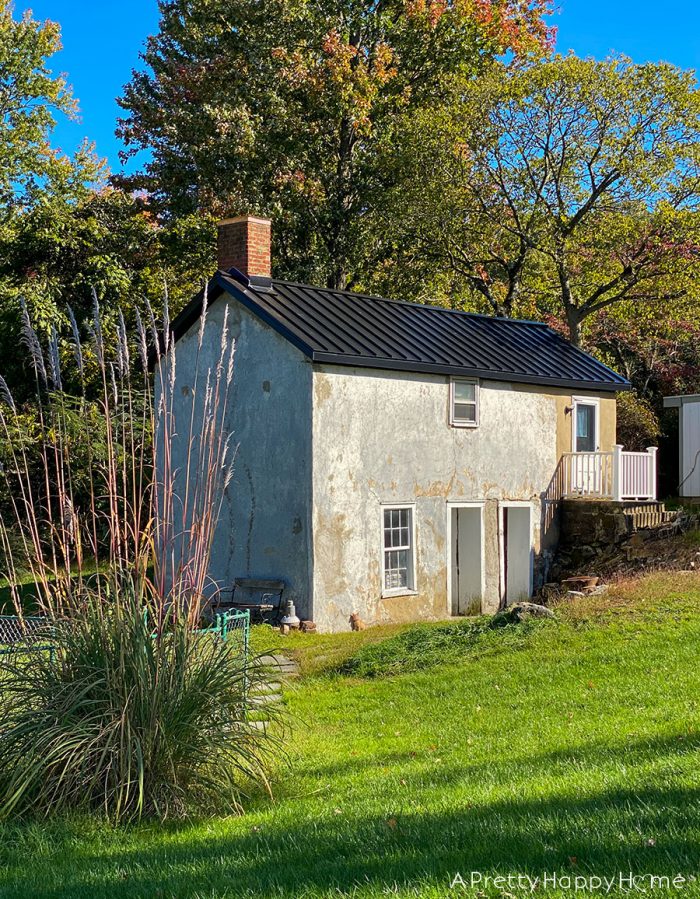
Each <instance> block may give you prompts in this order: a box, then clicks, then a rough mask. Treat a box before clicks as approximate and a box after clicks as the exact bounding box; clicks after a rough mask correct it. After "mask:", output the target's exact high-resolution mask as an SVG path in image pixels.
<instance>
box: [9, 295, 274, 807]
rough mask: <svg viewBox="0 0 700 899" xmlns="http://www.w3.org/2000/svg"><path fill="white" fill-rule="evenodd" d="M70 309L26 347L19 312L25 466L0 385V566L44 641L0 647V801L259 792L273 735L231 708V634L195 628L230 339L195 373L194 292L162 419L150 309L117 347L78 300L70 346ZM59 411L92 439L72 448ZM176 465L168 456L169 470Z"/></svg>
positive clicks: (166, 350) (223, 472)
mask: <svg viewBox="0 0 700 899" xmlns="http://www.w3.org/2000/svg"><path fill="white" fill-rule="evenodd" d="M69 318H70V325H71V327H70V336H69V337H68V338H67V339H64V340H61V339H60V338H59V335H58V333H57V331H56V330H55V329H53V330H52V331H51V333H50V335H48V339H47V340H46V341H45V342H42V340H41V339H40V337H39V335H38V334H37V332H36V330H35V329H34V327H33V326H32V322H31V321H30V317H29V314H28V312H27V309H26V308H23V340H24V342H25V344H26V348H27V357H28V359H29V361H30V363H31V369H32V371H33V375H34V378H35V382H36V404H37V410H38V412H37V416H38V422H39V425H38V429H39V435H38V440H39V459H40V462H39V464H38V466H37V464H36V454H33V455H32V457H31V461H30V453H29V449H28V447H27V446H26V445H25V444H23V443H22V441H19V442H18V441H16V440H13V439H12V437H13V436H14V435H16V433H17V428H18V421H19V418H20V415H21V411H20V410H18V408H17V406H16V404H15V402H14V399H13V397H12V395H11V393H10V391H9V389H8V387H7V384H6V383H5V381H4V380H3V379H2V378H0V436H2V437H3V438H4V441H5V444H6V446H7V447H9V450H8V452H9V458H10V462H9V464H7V465H6V466H5V469H4V472H3V480H4V488H5V490H6V492H7V497H6V500H7V501H8V502H9V504H10V507H11V508H12V512H13V515H12V518H13V521H12V522H11V523H9V524H8V522H6V521H4V520H3V521H0V544H1V546H2V549H3V551H4V555H5V557H6V558H7V559H8V566H7V567H8V571H7V572H6V573H5V574H6V576H7V578H8V580H9V582H10V584H16V583H17V580H18V578H17V570H16V569H17V565H16V564H15V559H16V558H17V555H18V554H21V557H22V565H23V566H24V567H28V568H29V570H30V572H31V578H32V580H33V582H34V588H35V589H34V593H35V595H36V601H37V603H38V605H39V607H40V610H41V613H42V614H43V615H44V616H45V617H46V621H47V625H46V634H45V635H42V638H43V637H45V639H46V642H48V643H50V644H51V645H52V646H53V647H54V649H53V650H52V651H51V652H49V651H42V650H38V651H32V652H23V651H18V652H14V653H12V654H11V655H7V656H3V657H0V669H1V670H0V814H2V815H5V816H8V815H18V814H27V813H32V814H49V813H51V812H54V811H56V810H61V809H70V808H88V809H94V810H100V811H101V812H103V813H104V814H106V815H107V816H109V817H111V818H113V819H116V820H123V819H132V818H135V817H141V816H143V815H156V816H159V817H165V816H170V815H182V814H185V813H187V812H188V811H189V810H190V809H192V808H201V807H202V805H203V804H205V805H211V804H212V803H214V802H216V803H217V804H219V805H221V804H223V805H224V806H225V807H226V808H227V809H240V807H241V800H242V798H243V796H244V795H245V791H246V789H247V788H248V787H250V786H251V785H252V786H256V785H260V784H262V785H264V786H265V787H266V786H267V780H266V776H265V771H266V763H267V759H268V757H269V756H270V754H271V752H272V750H273V748H274V746H273V745H272V742H271V738H270V737H269V731H268V732H265V731H261V730H258V729H257V728H256V727H255V726H254V725H253V724H251V723H249V722H248V720H247V715H246V697H247V690H248V689H249V687H250V682H251V679H254V678H256V677H257V676H258V674H257V672H256V670H255V669H254V667H251V665H250V664H249V663H248V662H247V660H246V659H245V657H244V656H243V654H242V651H241V646H240V644H239V643H227V642H226V641H225V640H223V639H222V638H221V637H220V636H218V635H213V634H211V633H210V634H202V633H201V630H200V624H201V620H202V618H203V616H205V615H206V611H207V609H206V598H207V596H209V595H211V593H212V590H213V589H215V585H212V584H211V583H210V582H209V580H208V570H209V561H210V554H211V546H212V539H213V535H214V530H215V527H216V524H217V520H218V517H219V512H220V509H221V503H222V500H223V497H224V493H225V491H226V490H227V489H228V488H229V485H230V479H231V473H232V465H233V448H232V444H231V439H230V435H229V434H228V433H227V431H226V419H227V409H228V404H229V400H230V393H231V385H232V379H233V371H234V343H233V340H232V339H231V337H230V335H229V331H228V327H227V324H226V322H225V323H224V326H223V329H222V333H221V334H220V352H219V358H218V361H217V363H216V364H215V366H213V368H209V369H205V368H204V367H203V366H200V350H201V347H202V341H203V338H204V330H205V323H206V301H205V309H204V314H203V315H202V319H201V322H200V329H199V335H198V352H197V365H196V371H195V372H194V373H193V381H192V384H193V388H192V391H191V404H190V408H189V412H188V413H187V414H185V415H184V416H183V415H180V417H178V416H176V408H175V402H174V400H175V389H176V380H177V379H176V359H175V350H174V346H173V343H172V340H171V337H170V324H169V320H168V314H167V303H166V312H165V316H164V322H163V327H162V331H161V329H159V328H158V327H157V325H156V321H155V318H154V316H153V314H152V312H151V310H150V309H148V310H147V318H146V324H144V323H143V321H142V320H141V318H140V317H138V316H137V320H136V326H135V335H134V338H133V340H131V339H130V337H129V334H128V333H127V328H126V325H125V322H124V319H123V317H122V316H121V315H120V316H119V317H118V319H117V320H116V321H115V322H114V323H113V324H112V325H111V326H110V325H108V324H107V323H106V319H105V317H104V316H103V315H102V314H101V312H100V309H99V306H98V303H97V300H96V299H95V305H94V314H93V317H92V320H91V322H89V323H88V324H87V332H88V338H87V340H83V339H82V336H81V329H80V327H79V323H78V322H77V321H76V320H75V317H74V316H73V315H72V313H71V314H70V316H69ZM149 353H151V354H152V356H151V358H150V359H149ZM149 361H151V362H154V363H155V367H154V372H155V374H154V376H153V379H152V378H151V376H150V375H149ZM200 367H201V368H202V370H201V371H200ZM68 378H69V379H70V381H71V383H75V382H76V381H77V382H78V383H79V384H80V385H81V387H80V390H79V391H78V392H77V394H78V395H77V396H76V395H70V394H69V393H68V391H67V390H66V389H65V388H64V381H65V380H67V379H68ZM95 384H97V385H98V386H97V388H96V387H95ZM183 418H184V420H182V419H183ZM76 420H82V421H85V422H88V423H89V427H90V432H91V433H90V434H86V439H85V440H82V441H81V442H80V446H79V447H78V446H77V444H76V432H78V433H79V429H76V426H75V423H76ZM34 439H36V435H35V436H34ZM78 450H80V452H78ZM175 458H179V459H181V460H183V459H184V460H185V461H184V464H183V463H182V462H181V464H180V468H179V469H178V468H176V466H175V463H174V461H173V460H174V459H175ZM76 460H79V461H78V462H76ZM18 546H19V550H20V551H21V552H20V553H18V549H17V548H18ZM14 598H15V605H16V613H17V615H18V616H19V617H22V616H23V615H24V610H23V609H22V607H21V603H20V596H19V593H18V592H17V591H15V593H14ZM39 642H40V643H41V640H40V641H39Z"/></svg>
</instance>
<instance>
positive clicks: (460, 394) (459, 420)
mask: <svg viewBox="0 0 700 899" xmlns="http://www.w3.org/2000/svg"><path fill="white" fill-rule="evenodd" d="M450 424H451V425H452V426H453V427H455V428H476V427H478V425H479V382H478V381H477V380H476V379H475V378H451V379H450Z"/></svg>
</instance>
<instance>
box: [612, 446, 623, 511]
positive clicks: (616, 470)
mask: <svg viewBox="0 0 700 899" xmlns="http://www.w3.org/2000/svg"><path fill="white" fill-rule="evenodd" d="M612 461H613V465H612V498H613V500H614V501H615V502H616V503H619V502H621V501H622V444H621V443H616V444H615V446H613V460H612Z"/></svg>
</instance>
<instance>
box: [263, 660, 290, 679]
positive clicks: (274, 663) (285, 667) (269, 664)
mask: <svg viewBox="0 0 700 899" xmlns="http://www.w3.org/2000/svg"><path fill="white" fill-rule="evenodd" d="M260 664H261V665H263V666H265V667H266V668H276V669H277V670H278V671H279V672H280V674H282V675H283V676H285V677H296V676H297V675H298V674H299V665H298V664H297V662H295V661H294V660H293V659H289V658H287V656H283V655H267V656H262V657H261V658H260Z"/></svg>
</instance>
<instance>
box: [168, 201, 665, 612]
mask: <svg viewBox="0 0 700 899" xmlns="http://www.w3.org/2000/svg"><path fill="white" fill-rule="evenodd" d="M270 233H271V225H270V222H269V221H268V220H265V219H260V218H255V217H251V216H244V217H241V218H236V219H230V220H227V221H225V222H222V223H221V224H220V226H219V271H217V273H216V274H215V275H214V277H213V279H212V281H211V282H210V284H209V287H208V313H207V320H206V329H205V338H204V345H203V349H202V352H203V353H205V354H206V353H209V354H210V357H211V360H212V361H213V360H214V358H215V356H216V353H217V350H218V345H219V340H220V330H221V327H222V322H223V314H224V308H225V307H226V306H228V317H229V325H230V327H231V329H232V332H233V334H234V336H235V338H236V341H237V348H236V369H235V377H234V390H233V401H232V403H231V412H230V416H229V418H230V420H229V422H228V425H229V428H230V430H231V431H232V432H233V433H234V439H235V442H236V443H237V444H238V447H239V448H238V451H237V457H236V466H235V472H234V477H233V481H232V483H231V485H230V487H229V490H228V493H229V495H228V496H227V497H226V501H225V504H224V512H223V517H222V520H221V522H220V524H219V527H218V530H217V534H216V538H215V544H214V548H213V557H212V572H211V573H212V576H213V577H214V578H215V580H216V581H217V583H218V584H219V585H220V587H221V588H222V590H230V588H231V585H232V584H233V582H234V579H235V578H237V577H256V578H278V579H281V580H284V582H285V585H286V586H285V592H284V598H289V599H292V600H293V601H294V603H295V605H296V608H297V612H298V614H299V615H300V617H302V618H308V619H313V620H314V621H315V622H316V624H317V626H318V627H319V629H322V630H341V629H345V628H348V627H349V624H348V618H349V616H350V614H351V613H353V612H355V613H358V614H359V615H360V616H361V617H362V618H363V619H364V620H365V621H366V622H367V623H374V622H389V621H405V620H413V619H419V618H424V619H438V618H444V617H447V616H449V615H463V614H472V613H478V612H493V611H495V610H497V609H498V608H499V606H501V605H503V604H507V603H510V602H512V601H514V600H517V599H520V598H523V597H529V596H531V595H532V593H533V590H534V589H535V588H536V587H537V586H538V585H539V584H541V583H542V582H543V581H545V580H546V578H547V570H548V564H549V561H550V560H551V556H552V552H553V550H554V548H555V546H556V543H557V515H556V509H557V504H558V502H559V500H560V499H561V497H563V496H567V495H568V496H571V495H575V496H581V497H586V496H595V497H609V498H610V499H618V500H621V499H624V498H625V497H626V496H631V497H633V498H635V499H645V498H646V499H650V498H652V494H653V490H654V488H653V486H652V482H654V478H655V471H654V470H653V468H652V467H650V464H651V463H650V462H649V460H651V461H653V459H652V456H649V457H648V459H647V460H646V461H645V460H642V461H643V466H646V467H645V468H644V471H643V472H642V470H641V468H640V469H639V470H640V472H641V474H639V478H638V480H639V483H637V481H634V483H633V482H632V480H634V479H632V480H630V478H631V477H632V475H630V471H631V468H630V466H631V467H632V468H634V466H635V465H637V462H636V461H635V460H632V461H630V459H631V456H632V455H640V454H625V453H623V452H622V448H621V447H619V446H616V444H615V393H616V391H619V390H624V389H626V388H627V387H628V384H627V382H626V381H625V379H624V378H622V377H621V376H620V375H618V374H616V373H615V372H613V371H611V370H610V369H609V368H607V367H606V366H605V365H603V364H602V363H600V362H599V361H598V360H596V359H594V358H593V357H591V356H590V355H588V354H586V353H585V352H583V351H582V350H580V349H577V348H575V347H573V346H572V345H571V344H570V343H568V342H567V341H566V340H565V339H563V338H562V337H561V336H560V335H558V334H556V333H555V332H554V331H552V330H551V329H550V328H548V327H547V326H546V325H544V324H541V323H538V322H526V321H514V320H509V319H495V318H491V317H488V316H480V315H472V314H468V313H465V312H461V311H456V310H451V309H445V308H442V307H435V306H426V305H419V304H415V303H410V302H409V303H405V302H396V301H392V300H386V299H382V298H379V297H370V296H363V295H358V294H354V293H345V292H341V291H337V290H330V289H327V288H322V287H313V286H308V285H300V284H292V283H288V282H284V281H279V280H275V279H273V278H272V277H271V271H270ZM201 309H202V295H199V296H197V297H195V298H194V299H193V300H192V302H191V303H190V304H189V305H188V306H187V307H186V308H185V309H184V310H183V312H182V313H181V314H180V315H179V316H178V318H177V319H176V320H175V321H174V322H173V325H172V329H173V334H174V338H175V340H176V354H177V366H176V371H177V388H178V389H177V396H178V402H179V403H181V404H182V415H183V418H184V419H185V420H187V419H188V417H189V411H188V408H187V406H188V402H189V400H188V396H189V394H190V392H189V391H188V378H190V377H191V373H192V371H193V370H194V354H195V353H196V347H197V331H198V319H199V315H200V313H201ZM641 455H644V454H641ZM628 457H629V458H628ZM637 467H638V468H639V466H637ZM636 470H637V469H636V468H635V471H636ZM633 473H634V472H633ZM635 477H636V475H635ZM640 479H641V480H640ZM642 482H643V483H642Z"/></svg>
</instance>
